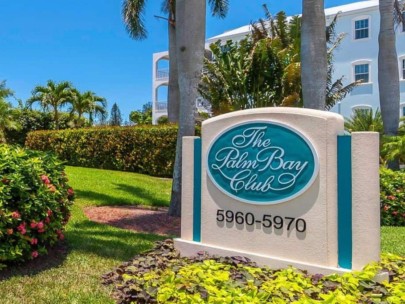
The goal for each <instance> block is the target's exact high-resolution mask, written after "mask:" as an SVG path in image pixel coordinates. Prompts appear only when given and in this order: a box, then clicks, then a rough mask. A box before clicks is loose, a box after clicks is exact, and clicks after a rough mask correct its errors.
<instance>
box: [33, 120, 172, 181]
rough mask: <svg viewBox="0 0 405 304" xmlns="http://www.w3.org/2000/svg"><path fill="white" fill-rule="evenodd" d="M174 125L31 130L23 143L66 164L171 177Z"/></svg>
mask: <svg viewBox="0 0 405 304" xmlns="http://www.w3.org/2000/svg"><path fill="white" fill-rule="evenodd" d="M177 129H178V128H177V126H172V125H164V126H135V127H102V128H85V129H75V130H59V131H35V132H31V133H29V134H28V136H27V140H26V142H25V146H26V147H28V148H30V149H34V150H40V151H52V152H54V153H55V154H56V155H57V156H58V157H59V158H60V159H62V160H65V161H67V163H68V164H69V165H72V166H81V167H91V168H100V169H112V170H121V171H131V172H137V173H143V174H148V175H152V176H160V177H171V176H172V172H173V165H174V159H175V153H176V139H177Z"/></svg>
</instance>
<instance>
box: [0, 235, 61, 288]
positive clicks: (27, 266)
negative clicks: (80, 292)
mask: <svg viewBox="0 0 405 304" xmlns="http://www.w3.org/2000/svg"><path fill="white" fill-rule="evenodd" d="M67 254H68V245H67V243H66V242H65V241H63V242H59V243H58V244H56V245H55V246H54V247H52V248H49V249H48V255H45V256H40V257H38V258H36V259H35V260H31V261H28V262H26V263H23V264H14V265H9V266H8V267H7V268H6V269H3V270H2V271H0V281H3V280H7V279H9V278H11V277H15V276H26V275H28V276H31V275H36V274H38V273H41V272H42V271H45V270H48V269H51V268H55V267H58V266H60V265H62V264H63V262H64V261H65V259H66V256H67Z"/></svg>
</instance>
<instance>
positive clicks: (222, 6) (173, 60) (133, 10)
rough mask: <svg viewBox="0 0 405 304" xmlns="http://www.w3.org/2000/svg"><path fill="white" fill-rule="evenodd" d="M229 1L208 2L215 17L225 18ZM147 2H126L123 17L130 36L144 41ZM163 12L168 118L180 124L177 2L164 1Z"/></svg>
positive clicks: (210, 0)
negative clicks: (167, 43)
mask: <svg viewBox="0 0 405 304" xmlns="http://www.w3.org/2000/svg"><path fill="white" fill-rule="evenodd" d="M228 1H229V0H208V3H209V4H210V7H211V13H212V15H213V16H217V17H220V18H224V17H225V16H226V13H227V11H228ZM145 4H146V1H145V0H124V2H123V6H122V15H123V18H124V23H125V25H126V29H127V32H128V33H129V35H130V36H131V37H132V38H134V39H136V40H142V39H145V38H146V37H147V30H146V27H145V24H144V20H143V14H144V11H145ZM162 11H163V12H164V13H165V14H167V15H168V18H167V25H168V34H169V59H170V60H169V89H168V96H167V101H168V118H169V121H170V122H178V121H179V114H180V95H179V94H180V93H179V81H178V69H177V67H178V65H177V60H178V58H177V54H176V48H177V38H176V0H163V3H162Z"/></svg>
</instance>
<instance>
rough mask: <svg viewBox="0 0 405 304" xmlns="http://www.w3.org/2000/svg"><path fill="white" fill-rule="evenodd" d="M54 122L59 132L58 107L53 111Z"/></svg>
mask: <svg viewBox="0 0 405 304" xmlns="http://www.w3.org/2000/svg"><path fill="white" fill-rule="evenodd" d="M53 120H54V121H55V129H56V130H59V112H58V108H56V107H55V108H54V110H53Z"/></svg>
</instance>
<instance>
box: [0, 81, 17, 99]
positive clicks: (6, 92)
mask: <svg viewBox="0 0 405 304" xmlns="http://www.w3.org/2000/svg"><path fill="white" fill-rule="evenodd" d="M13 94H14V93H13V91H12V90H10V89H9V88H7V87H6V81H5V80H3V81H2V82H0V101H2V102H5V99H6V98H7V97H10V96H12V95H13Z"/></svg>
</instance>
